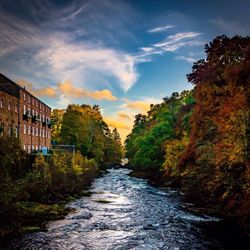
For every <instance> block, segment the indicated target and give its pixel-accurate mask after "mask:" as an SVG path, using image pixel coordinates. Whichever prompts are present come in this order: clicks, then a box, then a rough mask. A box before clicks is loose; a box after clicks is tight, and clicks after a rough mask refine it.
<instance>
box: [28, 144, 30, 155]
mask: <svg viewBox="0 0 250 250" xmlns="http://www.w3.org/2000/svg"><path fill="white" fill-rule="evenodd" d="M28 153H30V145H28Z"/></svg>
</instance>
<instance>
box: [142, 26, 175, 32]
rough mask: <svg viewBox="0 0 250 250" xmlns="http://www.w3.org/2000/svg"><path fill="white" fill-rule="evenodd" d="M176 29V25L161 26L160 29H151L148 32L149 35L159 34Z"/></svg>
mask: <svg viewBox="0 0 250 250" xmlns="http://www.w3.org/2000/svg"><path fill="white" fill-rule="evenodd" d="M174 27H175V26H174V25H166V26H160V27H155V28H153V29H150V30H148V31H147V32H148V33H157V32H162V31H165V30H169V29H172V28H174Z"/></svg>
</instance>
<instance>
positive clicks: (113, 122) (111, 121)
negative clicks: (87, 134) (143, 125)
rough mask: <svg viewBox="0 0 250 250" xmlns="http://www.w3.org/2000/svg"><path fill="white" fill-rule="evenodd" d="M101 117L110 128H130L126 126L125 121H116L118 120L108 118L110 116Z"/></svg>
mask: <svg viewBox="0 0 250 250" xmlns="http://www.w3.org/2000/svg"><path fill="white" fill-rule="evenodd" d="M103 119H104V121H105V122H106V123H107V124H108V126H110V127H112V128H117V129H126V130H129V129H130V127H129V126H128V124H127V123H125V122H122V121H118V120H115V119H113V118H110V117H104V118H103Z"/></svg>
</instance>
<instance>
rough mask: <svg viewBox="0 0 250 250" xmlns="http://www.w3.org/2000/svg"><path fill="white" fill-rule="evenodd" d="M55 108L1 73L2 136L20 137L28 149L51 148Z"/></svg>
mask: <svg viewBox="0 0 250 250" xmlns="http://www.w3.org/2000/svg"><path fill="white" fill-rule="evenodd" d="M50 117H51V108H50V107H49V106H48V105H46V104H45V103H43V102H42V101H40V100H39V99H38V98H37V97H35V96H34V95H32V94H31V93H30V92H28V91H27V90H26V89H25V88H24V87H21V86H20V85H18V84H17V83H15V82H13V81H11V80H10V79H8V78H7V77H5V76H4V75H2V74H1V73H0V135H1V136H3V135H4V134H7V135H8V136H15V137H17V138H18V140H19V142H20V145H21V146H22V147H23V149H24V150H25V151H27V152H28V153H30V152H31V151H38V150H41V149H42V148H48V149H49V148H50V147H51V122H50Z"/></svg>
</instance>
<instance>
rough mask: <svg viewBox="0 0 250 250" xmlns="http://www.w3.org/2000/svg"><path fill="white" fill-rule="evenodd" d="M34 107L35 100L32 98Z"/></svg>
mask: <svg viewBox="0 0 250 250" xmlns="http://www.w3.org/2000/svg"><path fill="white" fill-rule="evenodd" d="M32 105H33V106H34V105H35V100H34V98H32Z"/></svg>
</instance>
